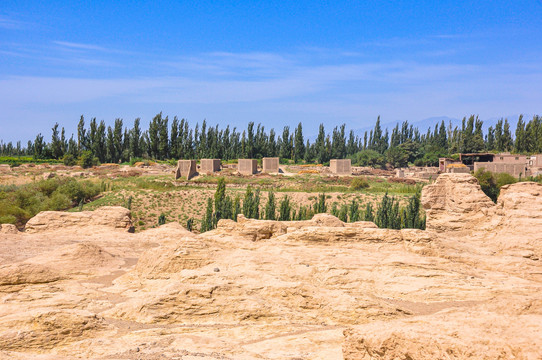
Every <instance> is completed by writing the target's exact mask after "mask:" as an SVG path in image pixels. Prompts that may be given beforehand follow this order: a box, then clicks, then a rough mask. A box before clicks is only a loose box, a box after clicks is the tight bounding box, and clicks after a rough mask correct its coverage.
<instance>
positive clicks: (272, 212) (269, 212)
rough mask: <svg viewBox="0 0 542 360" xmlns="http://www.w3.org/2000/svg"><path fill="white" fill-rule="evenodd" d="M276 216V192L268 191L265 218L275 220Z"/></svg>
mask: <svg viewBox="0 0 542 360" xmlns="http://www.w3.org/2000/svg"><path fill="white" fill-rule="evenodd" d="M276 217H277V216H276V203H275V193H274V192H273V191H270V192H268V196H267V204H266V205H265V219H266V220H275V219H276Z"/></svg>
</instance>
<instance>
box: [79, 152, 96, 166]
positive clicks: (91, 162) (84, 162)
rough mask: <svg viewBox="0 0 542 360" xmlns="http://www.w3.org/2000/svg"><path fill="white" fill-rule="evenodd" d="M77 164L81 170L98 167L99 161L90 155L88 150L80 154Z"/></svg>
mask: <svg viewBox="0 0 542 360" xmlns="http://www.w3.org/2000/svg"><path fill="white" fill-rule="evenodd" d="M77 162H78V164H79V166H81V167H82V168H83V169H87V168H90V167H93V166H96V165H98V163H99V160H98V158H97V157H95V156H94V155H93V154H92V152H91V151H90V150H85V151H83V152H82V154H81V156H79V159H78V161H77Z"/></svg>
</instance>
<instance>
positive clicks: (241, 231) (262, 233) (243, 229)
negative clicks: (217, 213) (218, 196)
mask: <svg viewBox="0 0 542 360" xmlns="http://www.w3.org/2000/svg"><path fill="white" fill-rule="evenodd" d="M286 229H287V225H286V224H285V223H284V222H281V221H273V220H254V219H248V218H245V216H244V215H242V214H240V215H238V216H237V222H235V221H233V220H227V219H222V220H219V221H218V225H217V230H215V232H220V233H223V234H231V235H234V236H239V237H242V238H245V239H249V240H252V241H259V240H264V239H270V238H271V237H273V236H277V235H282V234H285V233H286Z"/></svg>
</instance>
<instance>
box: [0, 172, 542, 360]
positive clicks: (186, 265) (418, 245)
mask: <svg viewBox="0 0 542 360" xmlns="http://www.w3.org/2000/svg"><path fill="white" fill-rule="evenodd" d="M473 179H474V178H472V177H470V176H469V175H464V174H446V175H442V176H441V177H439V178H438V179H437V181H436V182H435V183H434V184H432V185H429V186H427V187H426V188H425V189H424V193H423V203H424V207H425V209H426V210H427V225H428V230H427V231H422V230H414V229H404V230H400V231H399V230H388V229H378V228H376V226H375V225H374V224H372V223H368V222H359V223H354V224H347V223H343V222H342V221H340V220H339V219H337V218H335V217H332V216H331V215H326V214H320V215H318V216H315V217H314V218H313V219H312V220H309V221H302V222H277V221H260V220H252V219H245V218H244V217H240V218H239V221H238V222H233V221H221V222H220V223H219V227H218V229H216V230H213V231H210V232H207V233H204V234H200V235H195V234H192V233H190V232H188V231H186V230H185V229H184V228H182V227H181V226H180V225H178V224H174V223H171V224H166V225H163V226H160V227H158V228H155V229H150V230H147V231H144V232H141V233H136V234H131V233H128V232H126V231H119V229H126V228H128V226H129V213H128V211H127V210H122V209H105V210H103V209H102V210H97V211H95V212H94V213H86V214H79V215H74V214H77V213H74V214H64V213H56V214H40V215H38V216H37V219H32V220H31V222H30V226H27V231H25V232H23V233H21V232H17V233H13V234H5V233H0V261H1V263H0V264H1V265H0V358H2V359H4V358H5V359H34V358H38V359H72V358H93V359H169V358H179V359H180V358H182V359H343V358H345V359H440V358H443V359H465V358H473V359H512V358H513V359H539V358H541V357H542V350H541V346H540V345H541V343H540V334H542V275H541V274H542V263H541V260H540V255H541V254H540V251H541V248H542V235H540V233H541V232H542V231H541V230H542V223H541V221H540V220H541V216H542V202H541V195H540V194H541V193H542V191H541V188H542V186H540V185H538V184H534V183H520V184H514V185H510V186H507V187H504V188H503V189H502V193H501V197H500V198H499V201H498V202H497V204H493V203H492V202H491V201H489V199H488V198H487V197H485V195H484V194H483V193H482V192H481V190H480V188H479V186H478V185H477V183H476V181H475V180H473ZM106 213H107V214H112V216H108V215H105V214H106ZM106 218H107V219H108V220H107V221H106V220H105V219H106ZM127 219H128V220H127Z"/></svg>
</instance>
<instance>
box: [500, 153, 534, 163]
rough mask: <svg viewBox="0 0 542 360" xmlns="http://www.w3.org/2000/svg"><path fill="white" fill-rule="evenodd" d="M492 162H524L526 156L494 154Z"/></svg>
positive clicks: (525, 161)
mask: <svg viewBox="0 0 542 360" xmlns="http://www.w3.org/2000/svg"><path fill="white" fill-rule="evenodd" d="M493 162H494V163H499V164H502V163H505V164H526V163H527V156H525V155H514V154H496V155H495V157H494V158H493Z"/></svg>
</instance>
